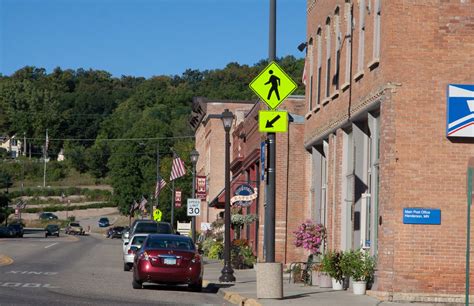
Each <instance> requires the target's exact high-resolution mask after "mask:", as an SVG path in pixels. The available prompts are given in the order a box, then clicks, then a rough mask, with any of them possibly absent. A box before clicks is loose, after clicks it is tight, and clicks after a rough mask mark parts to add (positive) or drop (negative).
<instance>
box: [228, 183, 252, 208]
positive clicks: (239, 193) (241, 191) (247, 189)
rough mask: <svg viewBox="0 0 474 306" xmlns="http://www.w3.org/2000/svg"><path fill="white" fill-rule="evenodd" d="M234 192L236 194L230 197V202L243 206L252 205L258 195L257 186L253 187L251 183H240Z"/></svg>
mask: <svg viewBox="0 0 474 306" xmlns="http://www.w3.org/2000/svg"><path fill="white" fill-rule="evenodd" d="M234 194H235V196H233V197H232V198H231V199H230V204H232V205H236V206H242V207H247V206H250V205H251V204H252V201H253V200H255V199H256V198H257V196H258V192H257V188H256V187H255V188H253V187H252V186H250V185H249V184H242V185H240V186H239V187H237V189H236V190H235V193H234Z"/></svg>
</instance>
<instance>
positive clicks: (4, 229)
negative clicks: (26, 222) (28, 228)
mask: <svg viewBox="0 0 474 306" xmlns="http://www.w3.org/2000/svg"><path fill="white" fill-rule="evenodd" d="M11 237H14V233H13V230H12V229H11V228H9V227H8V226H0V238H11Z"/></svg>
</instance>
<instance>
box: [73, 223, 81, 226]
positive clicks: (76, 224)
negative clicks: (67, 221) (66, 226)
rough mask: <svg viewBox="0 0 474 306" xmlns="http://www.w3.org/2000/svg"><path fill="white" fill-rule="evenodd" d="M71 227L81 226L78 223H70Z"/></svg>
mask: <svg viewBox="0 0 474 306" xmlns="http://www.w3.org/2000/svg"><path fill="white" fill-rule="evenodd" d="M71 226H81V225H80V224H79V223H71Z"/></svg>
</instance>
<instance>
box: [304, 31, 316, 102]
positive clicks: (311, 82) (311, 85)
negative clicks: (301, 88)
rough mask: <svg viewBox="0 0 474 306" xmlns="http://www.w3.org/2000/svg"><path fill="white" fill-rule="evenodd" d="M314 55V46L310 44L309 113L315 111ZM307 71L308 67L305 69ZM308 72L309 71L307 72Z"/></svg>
mask: <svg viewBox="0 0 474 306" xmlns="http://www.w3.org/2000/svg"><path fill="white" fill-rule="evenodd" d="M310 41H312V39H310ZM313 56H314V54H313V44H312V43H309V44H308V54H307V56H306V57H307V58H308V57H309V99H308V100H309V105H308V107H309V109H308V110H309V111H311V110H312V109H313V68H314V67H313V62H314V58H313ZM305 65H306V62H305ZM305 69H306V67H305ZM306 71H308V70H306Z"/></svg>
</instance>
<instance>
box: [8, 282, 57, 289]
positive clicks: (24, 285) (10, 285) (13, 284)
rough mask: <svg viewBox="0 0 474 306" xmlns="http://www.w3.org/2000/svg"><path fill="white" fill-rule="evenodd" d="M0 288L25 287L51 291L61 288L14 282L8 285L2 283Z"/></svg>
mask: <svg viewBox="0 0 474 306" xmlns="http://www.w3.org/2000/svg"><path fill="white" fill-rule="evenodd" d="M0 287H23V288H51V289H57V288H59V287H56V286H52V285H50V284H39V283H13V282H7V283H2V282H0Z"/></svg>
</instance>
